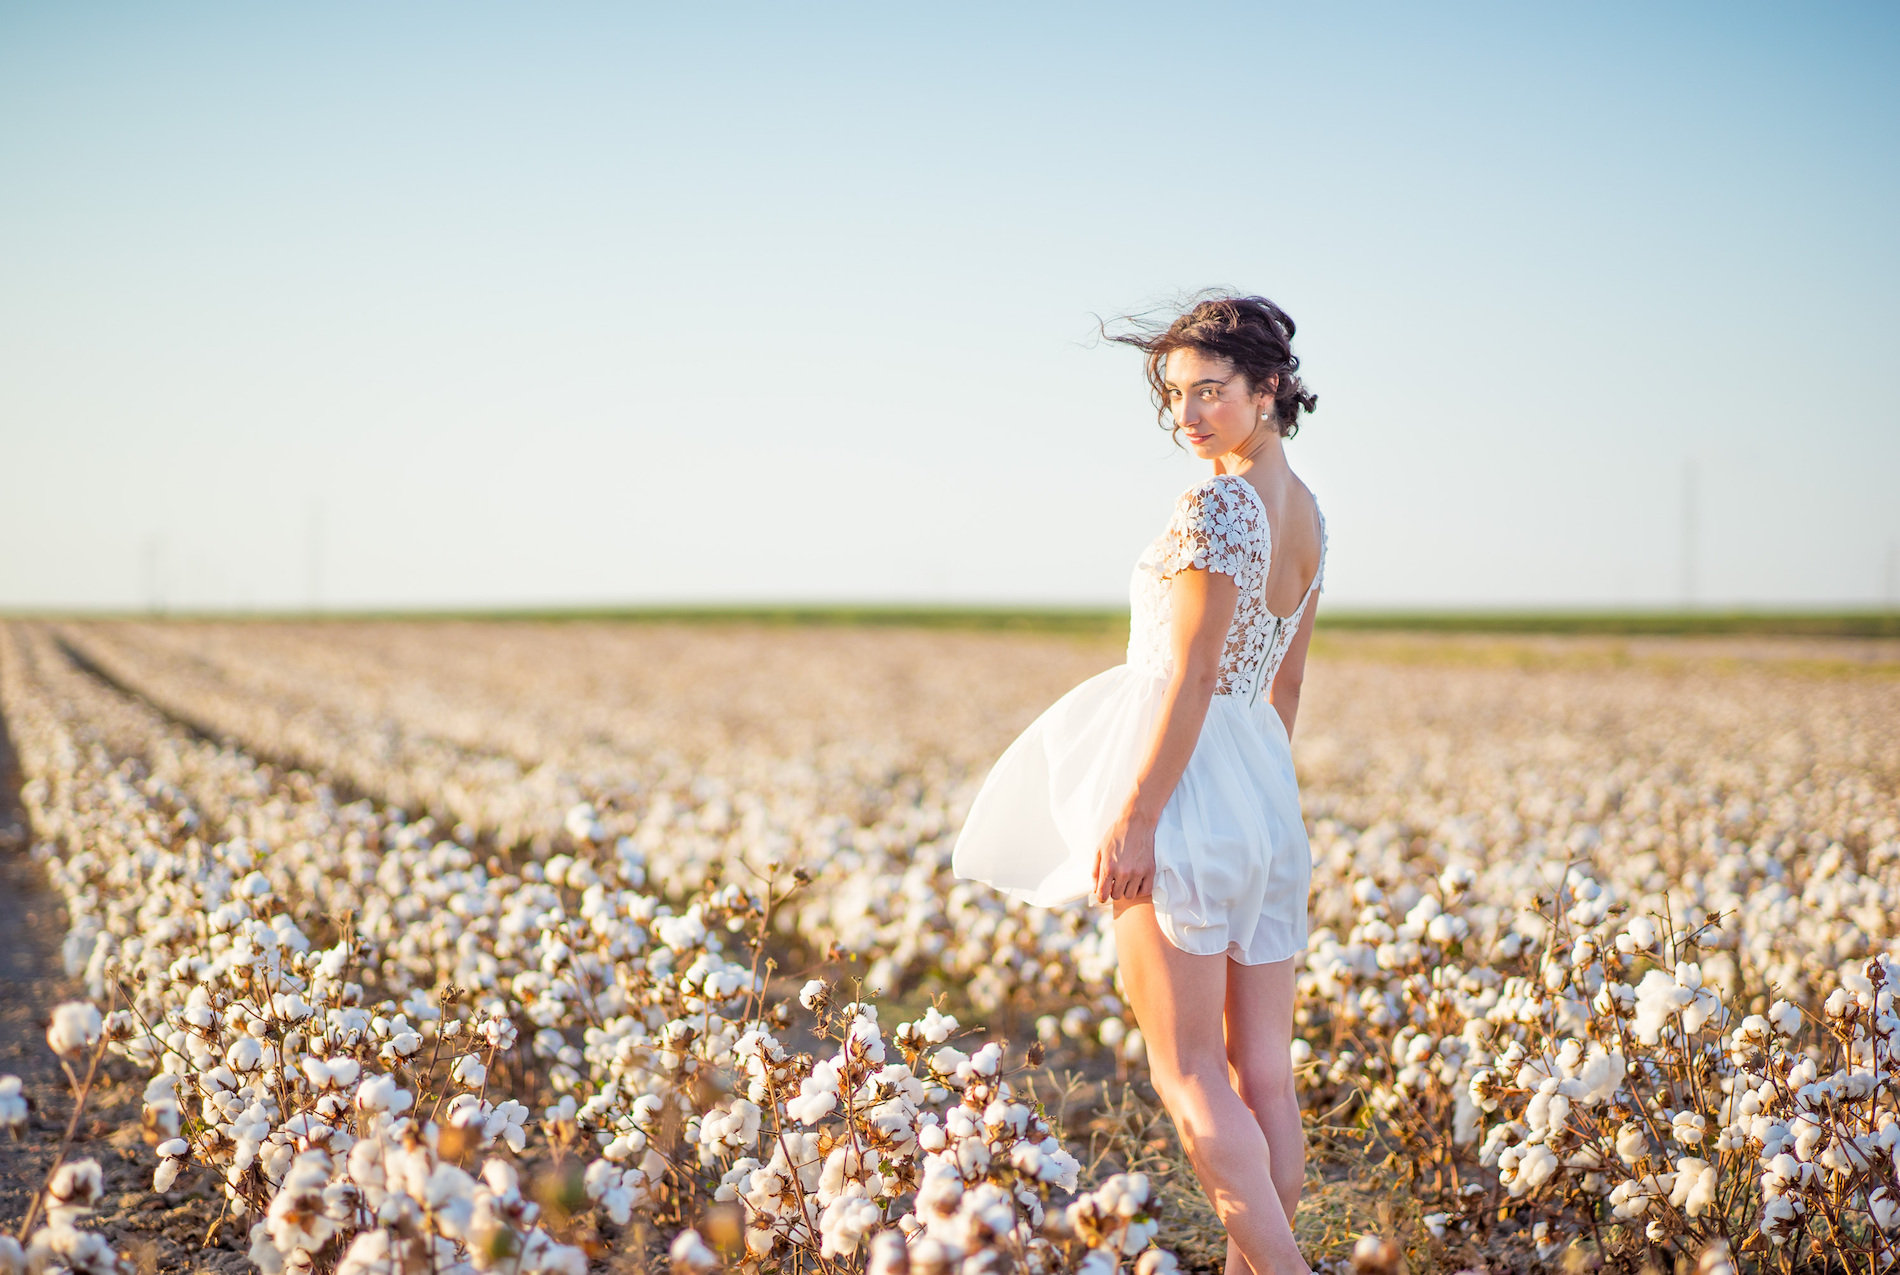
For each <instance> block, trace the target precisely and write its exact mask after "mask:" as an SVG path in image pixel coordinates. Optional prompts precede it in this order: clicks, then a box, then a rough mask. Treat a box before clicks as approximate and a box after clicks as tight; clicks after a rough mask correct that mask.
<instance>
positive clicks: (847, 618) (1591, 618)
mask: <svg viewBox="0 0 1900 1275" xmlns="http://www.w3.org/2000/svg"><path fill="white" fill-rule="evenodd" d="M0 618H17V619H27V618H36V619H55V618H57V619H69V620H85V619H95V620H110V619H118V620H150V619H159V618H163V619H170V620H187V621H188V620H203V621H223V622H230V621H260V622H266V623H268V622H282V621H294V622H311V621H323V622H361V621H432V620H433V621H444V620H463V621H512V622H517V623H519V622H544V623H572V622H583V621H585V622H595V623H645V624H760V625H784V626H799V625H805V626H811V625H835V626H848V625H860V626H873V627H907V628H934V629H1002V630H1015V631H1019V632H1041V633H1076V634H1085V635H1106V634H1114V633H1118V632H1126V630H1127V627H1128V612H1127V610H1126V609H1124V608H1118V607H1100V608H1087V607H969V606H945V607H932V606H871V605H823V604H808V605H796V604H788V605H784V606H769V605H768V606H660V607H536V608H520V609H490V610H475V609H468V610H413V611H397V610H388V611H382V610H378V611H368V610H365V611H324V612H320V613H309V612H289V611H284V612H232V611H222V612H219V611H204V612H171V613H167V614H165V615H163V616H156V615H153V614H150V613H137V612H114V613H104V612H99V613H73V612H63V613H60V614H59V615H57V616H55V615H53V614H51V613H37V614H33V615H29V614H27V613H24V612H20V613H0ZM1318 624H1319V627H1320V628H1321V629H1325V630H1333V631H1337V632H1348V631H1389V632H1414V633H1421V632H1422V633H1498V634H1506V633H1509V634H1538V633H1549V634H1593V635H1602V636H1626V637H1635V636H1649V635H1655V636H1662V635H1669V634H1711V635H1712V634H1747V635H1755V636H1777V637H1840V638H1888V637H1900V611H1475V610H1474V611H1375V610H1353V609H1350V608H1346V609H1333V608H1327V607H1322V608H1321V609H1320V613H1319V620H1318Z"/></svg>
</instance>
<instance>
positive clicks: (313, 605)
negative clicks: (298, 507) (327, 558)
mask: <svg viewBox="0 0 1900 1275" xmlns="http://www.w3.org/2000/svg"><path fill="white" fill-rule="evenodd" d="M309 551H310V556H309V560H308V562H307V564H306V566H307V569H308V575H309V579H308V581H307V584H308V591H309V594H310V612H311V614H312V615H314V614H316V613H317V612H318V611H321V610H322V609H323V502H322V501H321V500H316V501H312V502H311V504H310V545H309Z"/></svg>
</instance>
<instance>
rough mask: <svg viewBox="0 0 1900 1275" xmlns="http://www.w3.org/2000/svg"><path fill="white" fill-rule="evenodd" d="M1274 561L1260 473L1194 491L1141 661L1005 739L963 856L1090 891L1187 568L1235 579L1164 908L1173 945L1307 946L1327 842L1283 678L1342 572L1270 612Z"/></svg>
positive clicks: (1180, 506)
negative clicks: (1278, 681)
mask: <svg viewBox="0 0 1900 1275" xmlns="http://www.w3.org/2000/svg"><path fill="white" fill-rule="evenodd" d="M1272 561H1273V544H1272V529H1271V527H1270V526H1269V525H1268V523H1267V510H1266V506H1265V505H1264V504H1263V503H1262V502H1261V499H1260V494H1259V493H1258V492H1257V491H1255V490H1254V486H1253V484H1252V483H1250V482H1248V481H1247V480H1246V479H1245V478H1242V477H1240V476H1238V475H1235V474H1218V475H1216V476H1215V477H1213V478H1210V479H1208V480H1207V481H1206V482H1204V483H1201V484H1200V485H1198V486H1196V487H1192V488H1190V489H1189V490H1187V491H1186V492H1184V493H1182V495H1181V498H1180V499H1179V500H1178V501H1177V502H1175V507H1174V516H1173V517H1172V518H1171V519H1170V520H1169V522H1168V527H1167V530H1165V531H1164V532H1162V533H1161V535H1160V537H1158V538H1157V539H1156V540H1155V541H1154V543H1153V544H1151V545H1149V546H1148V548H1147V549H1146V550H1145V551H1144V552H1143V553H1142V555H1141V558H1140V559H1139V560H1138V561H1137V562H1136V564H1135V574H1134V579H1133V581H1132V583H1131V585H1130V588H1129V604H1130V605H1129V626H1128V662H1127V663H1125V664H1120V665H1117V666H1116V667H1114V668H1112V669H1109V670H1108V671H1107V672H1105V673H1100V674H1097V675H1096V676H1095V677H1092V678H1090V679H1089V680H1088V681H1086V682H1084V683H1082V684H1081V685H1080V686H1078V687H1076V688H1075V689H1074V690H1072V691H1070V692H1069V693H1068V694H1067V695H1064V696H1063V697H1062V698H1061V699H1059V700H1057V701H1056V702H1055V704H1053V705H1052V706H1051V707H1050V708H1049V709H1048V711H1046V712H1045V713H1043V715H1042V716H1041V717H1038V718H1037V719H1036V720H1035V721H1034V722H1032V723H1031V724H1030V726H1029V728H1028V729H1027V730H1025V731H1024V732H1023V733H1022V734H1021V735H1020V736H1018V737H1017V739H1016V742H1015V743H1013V744H1011V745H1010V746H1009V748H1008V749H1007V750H1005V751H1004V753H1003V755H1002V757H1001V758H999V759H998V760H997V763H996V765H995V766H994V767H993V768H991V770H990V773H989V777H988V778H987V779H985V780H984V781H983V787H982V789H981V790H980V791H978V793H977V796H976V801H975V803H974V804H973V805H972V806H971V807H970V813H969V816H968V818H966V819H965V820H964V823H963V831H962V832H961V833H960V834H959V835H958V838H957V844H956V849H955V851H954V852H953V854H952V858H951V866H952V869H953V870H954V871H955V873H956V875H957V876H959V877H963V878H967V879H971V880H976V881H982V882H985V883H987V884H989V885H992V886H994V887H996V888H997V889H999V890H1002V891H1004V892H1006V893H1008V894H1010V895H1011V896H1013V897H1015V898H1018V899H1022V900H1023V901H1025V902H1027V903H1031V904H1034V905H1036V906H1038V907H1054V906H1056V905H1058V904H1063V903H1072V902H1075V901H1076V900H1078V899H1083V898H1086V897H1088V895H1089V892H1090V889H1091V888H1092V886H1093V884H1094V866H1095V852H1096V850H1097V849H1098V848H1099V847H1100V846H1101V844H1102V841H1103V838H1104V837H1106V836H1107V834H1108V830H1109V828H1110V827H1112V826H1113V824H1114V823H1115V821H1116V819H1118V818H1119V817H1120V815H1121V812H1122V809H1123V807H1124V806H1125V805H1126V803H1127V801H1128V797H1129V794H1130V793H1131V792H1132V791H1133V788H1134V782H1135V772H1136V770H1137V769H1138V768H1139V767H1140V765H1141V762H1142V759H1143V757H1145V756H1146V754H1147V751H1148V748H1149V747H1150V745H1151V744H1152V743H1153V740H1154V730H1155V724H1156V719H1157V717H1158V715H1159V713H1160V710H1161V702H1162V698H1163V695H1164V693H1165V691H1166V689H1167V684H1168V680H1169V678H1170V677H1172V675H1173V672H1174V667H1173V666H1174V657H1173V647H1172V643H1171V641H1170V633H1169V629H1170V624H1171V621H1172V615H1173V612H1172V606H1171V601H1170V593H1171V592H1172V589H1173V582H1174V577H1175V575H1177V574H1178V573H1179V572H1181V571H1184V570H1187V569H1189V568H1202V569H1205V570H1208V571H1218V572H1220V573H1222V574H1224V575H1230V576H1232V577H1233V578H1234V583H1235V585H1237V586H1238V588H1239V592H1240V600H1239V603H1238V605H1237V606H1236V607H1235V609H1234V619H1233V623H1232V624H1231V625H1230V626H1229V627H1228V630H1227V643H1226V647H1225V649H1224V650H1223V651H1222V653H1221V661H1220V675H1219V681H1218V682H1217V683H1216V686H1215V690H1214V698H1213V701H1212V703H1211V704H1210V705H1209V706H1208V710H1207V720H1206V721H1205V722H1204V723H1203V725H1202V726H1201V737H1200V740H1199V741H1198V742H1197V743H1196V744H1195V747H1194V754H1193V756H1192V757H1191V758H1190V759H1189V760H1188V764H1187V769H1186V771H1184V772H1183V773H1182V775H1181V781H1180V783H1178V784H1176V785H1175V788H1174V792H1173V794H1172V795H1171V796H1170V797H1169V798H1168V801H1167V805H1166V806H1165V807H1163V809H1162V812H1161V821H1160V823H1159V825H1158V826H1157V827H1156V829H1155V878H1154V909H1155V919H1156V920H1157V921H1158V922H1159V924H1160V927H1161V932H1162V933H1163V934H1165V935H1166V936H1167V938H1168V941H1169V942H1171V943H1173V944H1174V945H1175V946H1176V947H1177V948H1180V949H1181V950H1182V951H1184V952H1192V953H1196V954H1198V955H1215V954H1219V953H1222V952H1224V953H1226V954H1227V955H1228V956H1229V957H1231V958H1232V959H1233V960H1235V961H1238V962H1240V963H1241V964H1243V965H1262V964H1266V963H1269V962H1272V961H1283V960H1286V959H1287V958H1288V957H1291V956H1294V955H1296V954H1297V953H1298V952H1299V951H1300V950H1301V949H1302V948H1304V947H1305V946H1306V893H1307V887H1308V886H1309V884H1310V882H1311V879H1312V855H1311V851H1310V850H1309V849H1308V847H1307V841H1306V825H1305V823H1304V822H1303V821H1302V819H1301V817H1300V790H1299V785H1298V783H1297V782H1296V781H1295V779H1294V776H1293V754H1292V750H1291V748H1290V747H1289V745H1288V741H1287V734H1286V728H1285V726H1284V725H1283V724H1282V723H1281V721H1280V715H1279V713H1278V712H1276V711H1275V710H1274V708H1273V706H1272V704H1271V703H1269V702H1268V698H1267V690H1268V688H1269V687H1270V686H1272V684H1273V678H1274V675H1275V674H1277V673H1278V672H1279V670H1280V662H1281V661H1282V660H1284V659H1285V658H1286V653H1287V649H1288V648H1289V647H1290V646H1291V645H1292V643H1293V635H1294V634H1295V633H1297V632H1298V631H1299V627H1300V620H1301V618H1302V617H1303V616H1304V615H1305V614H1306V608H1307V607H1308V606H1309V605H1311V603H1312V600H1313V596H1314V595H1315V594H1316V593H1318V592H1319V590H1320V587H1321V582H1322V581H1323V580H1324V578H1325V575H1326V519H1325V517H1324V516H1321V518H1320V559H1319V568H1318V570H1316V571H1315V572H1314V573H1313V582H1312V584H1310V585H1308V586H1307V590H1306V593H1305V594H1304V595H1303V596H1302V597H1301V599H1300V604H1299V606H1297V607H1295V608H1294V610H1293V614H1291V615H1288V616H1277V615H1274V614H1273V613H1272V612H1271V611H1269V610H1268V609H1267V600H1266V582H1267V570H1268V567H1269V565H1270V564H1271V563H1272Z"/></svg>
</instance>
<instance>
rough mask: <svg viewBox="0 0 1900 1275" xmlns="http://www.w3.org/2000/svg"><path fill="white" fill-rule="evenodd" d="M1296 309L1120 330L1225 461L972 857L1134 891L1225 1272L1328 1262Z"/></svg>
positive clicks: (1019, 752)
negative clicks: (1310, 1129) (1305, 1248)
mask: <svg viewBox="0 0 1900 1275" xmlns="http://www.w3.org/2000/svg"><path fill="white" fill-rule="evenodd" d="M1293 333H1294V325H1293V320H1292V319H1290V318H1288V317H1287V315H1286V313H1285V312H1284V311H1282V310H1281V309H1280V308H1279V307H1278V306H1276V305H1274V304H1273V303H1272V302H1270V301H1267V300H1265V299H1264V298H1261V297H1247V296H1226V295H1221V296H1214V297H1211V298H1208V299H1204V300H1202V301H1200V302H1199V303H1197V304H1196V305H1194V306H1193V307H1192V308H1191V309H1189V310H1188V311H1187V312H1186V313H1184V314H1182V315H1181V316H1180V317H1179V318H1177V319H1175V320H1174V321H1173V322H1172V323H1171V324H1169V325H1168V326H1167V327H1166V328H1165V329H1160V330H1153V331H1147V332H1142V333H1137V334H1134V335H1127V336H1121V337H1117V338H1115V339H1117V340H1120V341H1123V342H1124V343H1126V344H1131V345H1135V346H1137V347H1139V348H1140V349H1142V350H1143V351H1145V352H1146V354H1147V356H1148V361H1147V374H1148V381H1149V384H1150V387H1151V388H1152V389H1153V391H1154V394H1155V398H1156V405H1157V408H1158V409H1159V411H1160V414H1161V417H1162V422H1163V424H1164V425H1169V426H1171V427H1172V429H1173V430H1174V431H1175V433H1176V436H1177V437H1178V438H1179V439H1182V440H1184V441H1185V442H1186V444H1187V446H1188V447H1190V448H1191V449H1192V450H1193V452H1194V454H1195V455H1196V456H1198V457H1200V458H1201V459H1203V460H1207V461H1211V462H1213V468H1214V474H1213V476H1212V477H1211V478H1209V479H1207V480H1206V481H1205V482H1202V483H1200V484H1198V485H1196V486H1194V487H1192V488H1190V489H1189V490H1188V491H1186V492H1185V493H1183V494H1182V496H1181V498H1180V499H1179V500H1178V501H1177V502H1176V504H1175V507H1174V514H1173V517H1172V518H1171V519H1170V520H1169V522H1168V525H1167V529H1166V530H1165V531H1163V532H1162V534H1161V536H1160V537H1159V538H1158V539H1157V540H1156V541H1155V542H1154V543H1153V544H1152V545H1150V546H1149V547H1148V549H1147V551H1146V552H1144V553H1143V554H1142V555H1141V558H1140V560H1139V562H1137V563H1136V566H1135V574H1134V581H1133V584H1132V586H1131V598H1130V601H1131V615H1130V623H1129V636H1128V661H1127V663H1126V664H1123V665H1120V666H1118V667H1116V668H1113V669H1110V670H1109V671H1108V672H1106V673H1102V674H1100V675H1098V676H1096V677H1093V678H1091V679H1089V680H1088V681H1087V682H1084V683H1083V684H1082V685H1081V686H1078V687H1077V688H1076V689H1075V690H1073V691H1071V692H1069V693H1068V694H1067V695H1065V696H1063V697H1062V699H1061V700H1059V701H1057V703H1056V704H1055V705H1054V706H1053V707H1051V708H1050V709H1049V710H1048V711H1047V712H1045V713H1044V714H1043V715H1042V716H1041V717H1040V718H1038V719H1037V720H1036V721H1035V722H1034V723H1033V724H1032V725H1031V726H1030V727H1029V729H1028V730H1026V731H1024V732H1023V734H1022V736H1021V737H1020V738H1018V739H1017V740H1016V742H1015V743H1013V744H1011V745H1010V747H1009V749H1008V750H1007V751H1006V752H1005V753H1004V754H1003V756H1002V758H1001V759H1000V760H999V761H998V762H997V763H996V766H995V767H994V769H993V770H992V771H991V772H990V775H989V777H988V779H986V780H985V781H984V784H983V787H982V790H981V791H980V792H979V793H978V795H977V798H976V801H975V803H974V804H973V805H972V806H971V809H970V814H969V817H968V819H967V820H966V821H965V823H964V827H963V831H962V833H961V834H960V835H959V837H958V840H957V845H956V850H955V854H954V860H953V863H954V868H955V871H956V873H957V875H958V876H960V877H967V878H972V879H975V880H979V881H985V882H988V883H989V884H991V885H993V886H996V887H997V888H999V889H1002V890H1005V891H1007V892H1008V893H1010V894H1011V895H1014V896H1015V897H1017V898H1020V899H1023V900H1026V901H1027V902H1029V903H1032V904H1036V905H1038V906H1044V907H1049V906H1055V905H1057V904H1061V903H1068V902H1073V901H1075V900H1078V899H1081V898H1083V897H1088V898H1090V899H1092V900H1094V901H1095V902H1098V903H1106V904H1109V905H1110V906H1112V907H1113V908H1114V915H1115V921H1114V924H1115V943H1116V950H1117V952H1118V954H1119V959H1120V966H1121V981H1122V986H1123V988H1124V990H1125V991H1126V993H1127V997H1128V1000H1129V1002H1130V1003H1131V1006H1132V1008H1133V1010H1134V1014H1135V1019H1136V1022H1137V1023H1139V1025H1140V1027H1141V1031H1142V1035H1143V1037H1144V1038H1145V1039H1146V1041H1147V1053H1148V1064H1149V1077H1150V1079H1151V1080H1152V1081H1153V1083H1154V1086H1155V1089H1156V1091H1157V1092H1158V1093H1159V1094H1160V1096H1161V1100H1162V1102H1163V1103H1164V1104H1165V1105H1166V1106H1167V1109H1168V1112H1169V1114H1170V1115H1171V1116H1172V1117H1173V1118H1174V1122H1175V1126H1176V1128H1177V1129H1178V1130H1179V1131H1180V1135H1181V1143H1182V1146H1183V1148H1184V1149H1185V1150H1186V1152H1187V1155H1188V1159H1189V1161H1190V1162H1191V1163H1192V1164H1193V1166H1194V1170H1195V1172H1196V1173H1197V1174H1198V1175H1199V1177H1200V1180H1201V1185H1202V1187H1203V1188H1204V1189H1205V1190H1206V1192H1207V1195H1208V1198H1209V1200H1210V1201H1211V1202H1212V1203H1213V1205H1214V1208H1215V1210H1216V1211H1217V1212H1218V1213H1219V1215H1220V1219H1221V1222H1222V1223H1223V1225H1225V1227H1226V1228H1227V1234H1228V1245H1227V1275H1249V1272H1251V1273H1252V1275H1289V1273H1292V1275H1297V1273H1299V1272H1304V1271H1305V1270H1306V1269H1307V1266H1306V1263H1305V1262H1304V1260H1303V1259H1302V1258H1301V1257H1300V1252H1299V1248H1298V1247H1297V1245H1296V1244H1295V1243H1294V1239H1293V1230H1292V1217H1293V1213H1294V1209H1295V1207H1296V1206H1297V1205H1298V1203H1299V1196H1300V1186H1301V1182H1302V1180H1303V1178H1304V1175H1305V1161H1306V1148H1305V1140H1304V1134H1303V1131H1302V1129H1301V1125H1300V1109H1299V1101H1298V1098H1297V1097H1296V1095H1295V1091H1294V1087H1293V1070H1292V1037H1293V997H1294V957H1295V956H1297V955H1298V954H1299V952H1300V951H1301V950H1302V949H1303V948H1304V947H1305V946H1306V894H1307V887H1308V884H1309V881H1310V878H1311V870H1312V861H1311V856H1310V852H1309V850H1308V848H1307V841H1306V830H1305V825H1304V823H1303V822H1302V820H1301V816H1300V797H1299V788H1298V786H1297V784H1296V783H1295V780H1294V775H1293V758H1292V753H1291V751H1290V741H1291V738H1292V734H1293V723H1294V718H1295V715H1296V714H1297V712H1298V710H1299V703H1300V681H1301V676H1302V674H1303V672H1304V670H1305V665H1306V648H1307V642H1308V640H1309V637H1310V635H1311V634H1312V631H1313V613H1314V611H1315V609H1316V606H1317V600H1316V595H1317V594H1318V592H1319V589H1320V582H1321V578H1322V576H1323V573H1324V567H1325V556H1326V532H1325V522H1324V520H1323V519H1322V518H1321V517H1320V512H1319V506H1318V505H1317V503H1316V502H1315V501H1314V499H1313V495H1312V493H1311V492H1310V491H1308V490H1307V489H1306V486H1305V484H1304V483H1302V482H1301V481H1300V480H1299V478H1298V477H1297V476H1295V474H1294V473H1293V471H1292V469H1291V468H1289V467H1288V465H1287V459H1286V452H1285V449H1284V448H1283V446H1282V442H1283V440H1284V439H1285V438H1287V437H1290V436H1291V435H1292V434H1293V432H1294V430H1295V428H1296V425H1297V419H1298V416H1299V413H1300V412H1301V411H1308V412H1310V411H1312V410H1313V407H1314V406H1315V404H1316V401H1317V400H1316V399H1315V398H1314V397H1313V396H1312V395H1311V394H1309V393H1308V392H1307V391H1306V389H1305V387H1304V386H1303V385H1302V384H1301V381H1300V378H1299V376H1298V370H1299V360H1298V359H1297V358H1296V357H1295V356H1294V354H1293V349H1292V340H1293Z"/></svg>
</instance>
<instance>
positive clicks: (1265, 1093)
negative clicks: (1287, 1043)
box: [1229, 1051, 1298, 1111]
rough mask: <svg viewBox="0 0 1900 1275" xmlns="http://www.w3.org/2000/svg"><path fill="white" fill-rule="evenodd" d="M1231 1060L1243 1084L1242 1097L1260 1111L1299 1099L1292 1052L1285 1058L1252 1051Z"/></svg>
mask: <svg viewBox="0 0 1900 1275" xmlns="http://www.w3.org/2000/svg"><path fill="white" fill-rule="evenodd" d="M1229 1061H1230V1062H1231V1064H1232V1066H1233V1070H1234V1078H1235V1080H1237V1081H1238V1082H1239V1085H1240V1096H1241V1098H1242V1099H1244V1100H1245V1101H1246V1103H1247V1105H1248V1106H1249V1107H1251V1108H1253V1109H1254V1110H1256V1111H1258V1110H1259V1109H1260V1108H1261V1107H1262V1106H1263V1105H1266V1104H1269V1103H1282V1102H1297V1101H1298V1098H1297V1095H1296V1094H1295V1092H1294V1088H1293V1057H1292V1053H1291V1051H1288V1053H1287V1056H1286V1057H1284V1058H1281V1057H1278V1056H1277V1055H1269V1056H1264V1057H1263V1056H1260V1055H1258V1054H1251V1055H1248V1056H1246V1057H1242V1058H1235V1059H1230V1060H1229Z"/></svg>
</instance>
